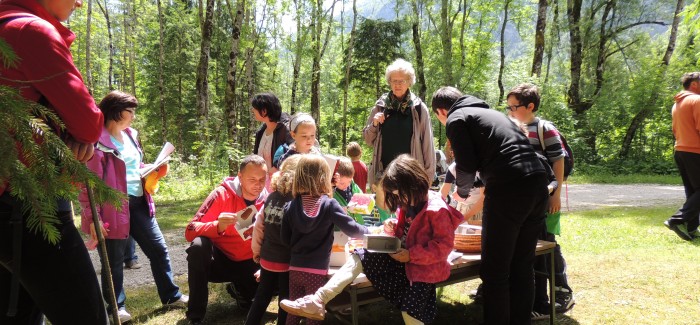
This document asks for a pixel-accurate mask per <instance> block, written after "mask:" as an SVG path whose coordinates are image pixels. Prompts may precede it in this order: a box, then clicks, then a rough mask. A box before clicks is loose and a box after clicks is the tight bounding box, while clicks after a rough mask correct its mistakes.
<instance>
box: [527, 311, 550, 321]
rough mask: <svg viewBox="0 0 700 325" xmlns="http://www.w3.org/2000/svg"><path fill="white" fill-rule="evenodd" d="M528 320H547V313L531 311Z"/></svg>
mask: <svg viewBox="0 0 700 325" xmlns="http://www.w3.org/2000/svg"><path fill="white" fill-rule="evenodd" d="M530 315H531V316H530V319H532V320H544V319H549V313H540V312H538V311H534V310H533V311H532V313H531V314H530Z"/></svg>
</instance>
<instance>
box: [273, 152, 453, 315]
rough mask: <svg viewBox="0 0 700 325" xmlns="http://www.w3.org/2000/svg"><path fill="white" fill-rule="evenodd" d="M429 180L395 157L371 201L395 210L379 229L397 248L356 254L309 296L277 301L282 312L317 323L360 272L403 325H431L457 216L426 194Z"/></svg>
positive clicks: (409, 160)
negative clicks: (392, 219)
mask: <svg viewBox="0 0 700 325" xmlns="http://www.w3.org/2000/svg"><path fill="white" fill-rule="evenodd" d="M430 180H431V179H430V177H428V174H427V173H426V172H425V168H423V167H422V164H420V163H419V162H418V161H417V160H415V159H413V158H411V156H409V155H406V154H404V155H400V156H399V157H397V158H396V159H395V160H394V161H393V162H392V163H391V164H389V167H388V168H387V169H386V172H385V174H384V176H383V177H382V179H381V180H380V182H379V184H378V186H377V191H376V192H377V193H376V194H377V195H376V201H377V204H378V205H379V206H380V207H381V208H383V209H385V210H388V211H392V212H394V211H397V210H398V212H397V216H398V222H397V223H396V224H393V223H387V224H385V232H387V233H390V234H391V233H393V235H394V236H396V237H398V238H399V239H401V246H402V248H401V249H399V251H398V252H396V253H394V254H386V253H370V252H367V251H366V250H364V249H357V250H355V252H354V253H353V254H352V255H351V258H350V259H349V260H348V262H347V263H345V265H344V266H343V267H342V268H341V269H340V270H339V271H338V273H336V274H335V275H334V276H333V277H332V278H331V279H330V280H329V281H328V283H327V284H326V285H324V286H323V287H321V288H319V289H318V290H317V291H316V293H315V294H313V295H308V296H305V297H302V298H299V299H297V300H295V301H289V300H283V301H282V302H281V303H280V305H281V306H282V308H283V309H284V310H286V311H287V312H288V313H290V314H294V315H300V316H305V317H308V318H312V319H323V318H324V317H325V309H324V306H325V304H326V303H327V302H328V301H330V300H331V299H333V298H334V297H335V296H336V295H338V294H339V293H340V292H341V291H342V290H343V288H344V287H345V286H347V285H348V284H350V283H351V282H352V280H353V279H354V278H355V277H357V275H359V274H360V273H363V272H364V273H365V275H366V276H367V279H369V280H370V281H371V282H372V284H373V285H374V287H375V289H376V290H377V292H379V294H380V295H382V296H383V297H384V298H386V299H387V300H389V301H390V302H391V303H392V304H393V305H395V306H396V307H397V308H399V309H400V310H401V315H402V317H403V319H404V322H405V323H406V324H423V323H430V322H432V321H433V319H434V318H435V313H436V309H437V296H436V289H435V284H436V283H438V282H440V281H443V280H445V279H447V278H448V277H449V275H450V264H449V263H448V262H447V256H448V255H449V253H450V252H451V251H452V248H453V246H454V231H455V229H456V228H457V226H458V225H459V224H460V222H461V221H462V219H463V217H462V215H461V214H460V213H459V212H457V210H455V209H453V208H451V207H448V206H447V204H445V201H443V200H442V198H441V197H440V195H439V194H438V193H434V192H429V191H428V189H429V187H430ZM391 226H393V227H391ZM392 228H393V229H392Z"/></svg>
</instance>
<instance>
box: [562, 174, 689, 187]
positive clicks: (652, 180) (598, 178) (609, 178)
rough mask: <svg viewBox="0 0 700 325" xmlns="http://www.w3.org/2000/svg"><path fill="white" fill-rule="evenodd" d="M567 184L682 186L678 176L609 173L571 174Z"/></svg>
mask: <svg viewBox="0 0 700 325" xmlns="http://www.w3.org/2000/svg"><path fill="white" fill-rule="evenodd" d="M568 182H569V183H571V184H664V185H682V184H683V182H682V181H681V177H680V176H679V175H652V174H629V175H614V174H609V173H598V174H573V175H571V177H569V179H568Z"/></svg>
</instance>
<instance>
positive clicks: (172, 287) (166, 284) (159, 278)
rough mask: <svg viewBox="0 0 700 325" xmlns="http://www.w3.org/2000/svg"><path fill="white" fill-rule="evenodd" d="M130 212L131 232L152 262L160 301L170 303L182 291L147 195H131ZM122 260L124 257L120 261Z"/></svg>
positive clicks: (176, 298)
mask: <svg viewBox="0 0 700 325" xmlns="http://www.w3.org/2000/svg"><path fill="white" fill-rule="evenodd" d="M129 213H130V223H131V227H130V229H129V230H130V231H129V233H130V234H131V237H134V240H136V242H137V243H138V244H139V246H140V247H141V250H142V251H143V253H144V254H145V255H146V257H148V260H149V261H150V262H151V272H152V273H153V280H155V282H156V287H157V288H158V296H159V297H160V302H161V303H163V304H169V303H171V302H174V301H176V300H178V299H180V296H182V293H180V288H179V287H178V286H177V285H176V284H175V281H173V271H172V269H171V267H170V256H169V255H168V246H167V245H166V244H165V238H163V233H161V232H160V227H158V222H157V221H156V218H155V217H151V216H150V215H149V211H148V203H147V202H146V197H144V196H140V197H136V196H131V195H129ZM123 251H124V250H123V249H122V252H123ZM122 260H123V258H122V259H121V260H120V261H122Z"/></svg>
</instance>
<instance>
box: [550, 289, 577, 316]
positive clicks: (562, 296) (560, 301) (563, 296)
mask: <svg viewBox="0 0 700 325" xmlns="http://www.w3.org/2000/svg"><path fill="white" fill-rule="evenodd" d="M554 302H555V305H554V309H555V310H556V312H557V314H563V313H565V312H567V311H569V310H571V308H574V305H575V304H576V299H574V295H573V293H572V292H571V290H569V289H566V288H562V287H555V288H554Z"/></svg>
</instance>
